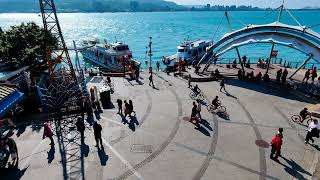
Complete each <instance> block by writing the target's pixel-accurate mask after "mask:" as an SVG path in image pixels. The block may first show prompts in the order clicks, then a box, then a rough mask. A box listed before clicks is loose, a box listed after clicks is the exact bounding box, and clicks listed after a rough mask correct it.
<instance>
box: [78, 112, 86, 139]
mask: <svg viewBox="0 0 320 180" xmlns="http://www.w3.org/2000/svg"><path fill="white" fill-rule="evenodd" d="M76 127H77V131H79V132H80V135H81V144H83V143H84V131H85V130H86V126H85V125H84V120H83V119H82V117H78V119H77V122H76Z"/></svg>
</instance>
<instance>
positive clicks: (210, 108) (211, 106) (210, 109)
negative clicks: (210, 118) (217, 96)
mask: <svg viewBox="0 0 320 180" xmlns="http://www.w3.org/2000/svg"><path fill="white" fill-rule="evenodd" d="M207 110H208V112H210V113H214V110H215V108H214V106H213V105H208V106H207Z"/></svg>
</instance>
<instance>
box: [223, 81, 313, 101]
mask: <svg viewBox="0 0 320 180" xmlns="http://www.w3.org/2000/svg"><path fill="white" fill-rule="evenodd" d="M226 84H227V85H231V86H237V87H241V88H244V89H249V90H253V91H256V92H260V93H263V94H269V95H273V96H278V97H282V98H285V99H290V100H297V101H301V102H307V100H306V99H303V98H300V97H298V96H296V95H294V94H292V93H290V91H288V90H287V89H285V88H281V87H279V86H277V87H274V88H272V87H270V86H269V85H268V84H267V83H265V82H260V83H248V82H246V81H240V80H237V79H228V80H226Z"/></svg>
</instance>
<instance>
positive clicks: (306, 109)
mask: <svg viewBox="0 0 320 180" xmlns="http://www.w3.org/2000/svg"><path fill="white" fill-rule="evenodd" d="M308 115H310V113H309V112H308V108H303V110H302V111H301V112H300V116H301V118H302V120H305V119H306V117H307V116H308Z"/></svg>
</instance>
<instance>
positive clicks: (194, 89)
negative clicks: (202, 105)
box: [193, 84, 200, 96]
mask: <svg viewBox="0 0 320 180" xmlns="http://www.w3.org/2000/svg"><path fill="white" fill-rule="evenodd" d="M193 92H194V93H195V95H196V96H198V95H199V93H200V88H199V87H198V85H197V84H196V85H195V86H194V87H193Z"/></svg>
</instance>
